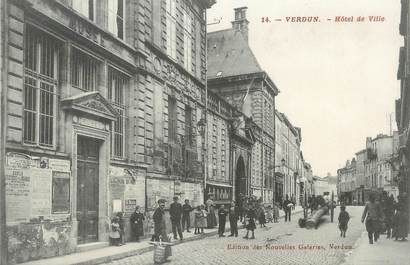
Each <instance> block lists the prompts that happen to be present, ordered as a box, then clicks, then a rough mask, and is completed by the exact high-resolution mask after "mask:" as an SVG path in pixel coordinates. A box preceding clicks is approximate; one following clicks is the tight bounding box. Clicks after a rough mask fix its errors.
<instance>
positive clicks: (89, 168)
mask: <svg viewBox="0 0 410 265" xmlns="http://www.w3.org/2000/svg"><path fill="white" fill-rule="evenodd" d="M99 148H100V144H99V142H98V140H96V139H92V138H87V137H78V140H77V220H78V244H84V243H90V242H95V241H97V240H98V187H99V183H98V176H99V174H98V166H99V165H98V154H99Z"/></svg>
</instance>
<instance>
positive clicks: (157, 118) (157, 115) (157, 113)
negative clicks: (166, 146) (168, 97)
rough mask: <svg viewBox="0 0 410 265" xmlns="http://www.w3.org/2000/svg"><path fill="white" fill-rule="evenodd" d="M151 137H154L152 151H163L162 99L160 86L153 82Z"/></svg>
mask: <svg viewBox="0 0 410 265" xmlns="http://www.w3.org/2000/svg"><path fill="white" fill-rule="evenodd" d="M153 94H154V95H153V107H154V109H153V112H154V117H153V122H154V124H153V135H154V149H155V150H163V141H164V107H163V106H164V98H163V89H162V85H161V84H160V83H158V82H154V93H153Z"/></svg>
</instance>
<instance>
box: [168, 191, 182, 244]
mask: <svg viewBox="0 0 410 265" xmlns="http://www.w3.org/2000/svg"><path fill="white" fill-rule="evenodd" d="M173 199H174V202H173V203H171V206H170V208H169V215H170V216H171V223H172V233H174V239H178V237H177V230H178V235H179V239H180V240H182V239H183V236H182V228H181V217H182V205H181V204H180V203H179V202H178V197H177V196H175V197H174V198H173Z"/></svg>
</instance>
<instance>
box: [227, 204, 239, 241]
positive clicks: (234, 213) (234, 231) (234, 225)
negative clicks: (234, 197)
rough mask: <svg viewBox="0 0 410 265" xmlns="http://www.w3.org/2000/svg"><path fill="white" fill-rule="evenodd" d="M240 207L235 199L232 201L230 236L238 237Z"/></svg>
mask: <svg viewBox="0 0 410 265" xmlns="http://www.w3.org/2000/svg"><path fill="white" fill-rule="evenodd" d="M238 208H239V207H238V206H235V201H232V202H231V207H230V208H229V223H230V225H231V234H230V235H229V236H228V237H230V236H235V237H238V219H239V209H238Z"/></svg>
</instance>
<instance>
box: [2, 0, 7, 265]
mask: <svg viewBox="0 0 410 265" xmlns="http://www.w3.org/2000/svg"><path fill="white" fill-rule="evenodd" d="M7 2H8V1H1V6H0V32H1V40H0V41H2V42H1V43H0V46H1V51H0V53H1V54H0V58H1V69H0V74H1V77H0V78H1V83H0V124H3V125H4V124H6V102H7V101H6V98H7V72H8V71H7V59H6V52H7V48H6V45H7V43H8V41H7V39H8V38H7V37H8V36H7V28H8V27H7V19H6V18H7V17H8V14H7ZM5 164H6V126H0V240H1V241H0V264H1V265H6V264H7V255H8V239H7V233H6V229H7V227H6V183H5Z"/></svg>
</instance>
